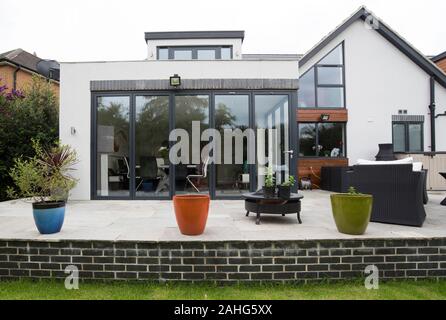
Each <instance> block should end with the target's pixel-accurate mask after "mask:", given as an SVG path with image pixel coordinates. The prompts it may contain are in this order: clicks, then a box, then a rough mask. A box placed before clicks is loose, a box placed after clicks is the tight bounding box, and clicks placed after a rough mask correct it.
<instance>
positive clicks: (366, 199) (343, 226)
mask: <svg viewBox="0 0 446 320" xmlns="http://www.w3.org/2000/svg"><path fill="white" fill-rule="evenodd" d="M330 198H331V208H332V212H333V218H334V220H335V223H336V227H337V228H338V231H339V232H341V233H345V234H351V235H361V234H364V233H365V231H366V229H367V226H368V224H369V222H370V216H371V214H372V205H373V197H372V195H368V194H348V193H346V194H342V193H341V194H332V195H330Z"/></svg>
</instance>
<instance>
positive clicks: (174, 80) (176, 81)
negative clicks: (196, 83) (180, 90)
mask: <svg viewBox="0 0 446 320" xmlns="http://www.w3.org/2000/svg"><path fill="white" fill-rule="evenodd" d="M169 83H170V85H171V86H172V87H178V86H181V77H180V76H179V75H177V74H176V73H175V74H174V75H173V76H172V77H170V78H169Z"/></svg>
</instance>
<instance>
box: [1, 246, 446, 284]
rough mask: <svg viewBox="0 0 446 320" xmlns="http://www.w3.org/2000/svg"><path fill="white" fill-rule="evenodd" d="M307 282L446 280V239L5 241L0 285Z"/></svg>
mask: <svg viewBox="0 0 446 320" xmlns="http://www.w3.org/2000/svg"><path fill="white" fill-rule="evenodd" d="M68 265H75V266H77V267H78V268H79V276H80V278H81V279H82V280H85V279H114V280H155V281H160V280H161V281H164V280H174V281H217V282H238V281H278V282H285V281H308V280H314V279H317V280H320V279H331V280H340V279H352V278H361V277H365V273H364V269H365V268H366V266H368V265H375V266H376V267H378V269H379V272H380V277H381V279H395V278H412V279H421V278H445V277H446V238H435V239H406V240H396V239H384V240H320V241H247V242H240V241H237V242H133V241H118V242H112V241H29V240H24V241H9V240H0V279H14V278H65V277H66V276H67V274H66V273H65V272H64V270H65V268H66V267H67V266H68Z"/></svg>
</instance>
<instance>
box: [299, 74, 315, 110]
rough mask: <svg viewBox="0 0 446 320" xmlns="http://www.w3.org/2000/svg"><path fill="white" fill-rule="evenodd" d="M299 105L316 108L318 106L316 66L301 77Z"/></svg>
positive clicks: (300, 106)
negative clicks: (315, 81)
mask: <svg viewBox="0 0 446 320" xmlns="http://www.w3.org/2000/svg"><path fill="white" fill-rule="evenodd" d="M298 105H299V108H314V107H315V106H316V103H315V92H314V68H311V69H310V70H309V71H308V72H307V73H305V74H304V75H303V76H302V77H301V78H300V79H299V91H298Z"/></svg>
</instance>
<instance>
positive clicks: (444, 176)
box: [440, 172, 446, 206]
mask: <svg viewBox="0 0 446 320" xmlns="http://www.w3.org/2000/svg"><path fill="white" fill-rule="evenodd" d="M440 174H441V176H442V177H443V178H445V179H446V172H440ZM440 204H441V205H442V206H446V198H444V199H443V201H441V203H440Z"/></svg>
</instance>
